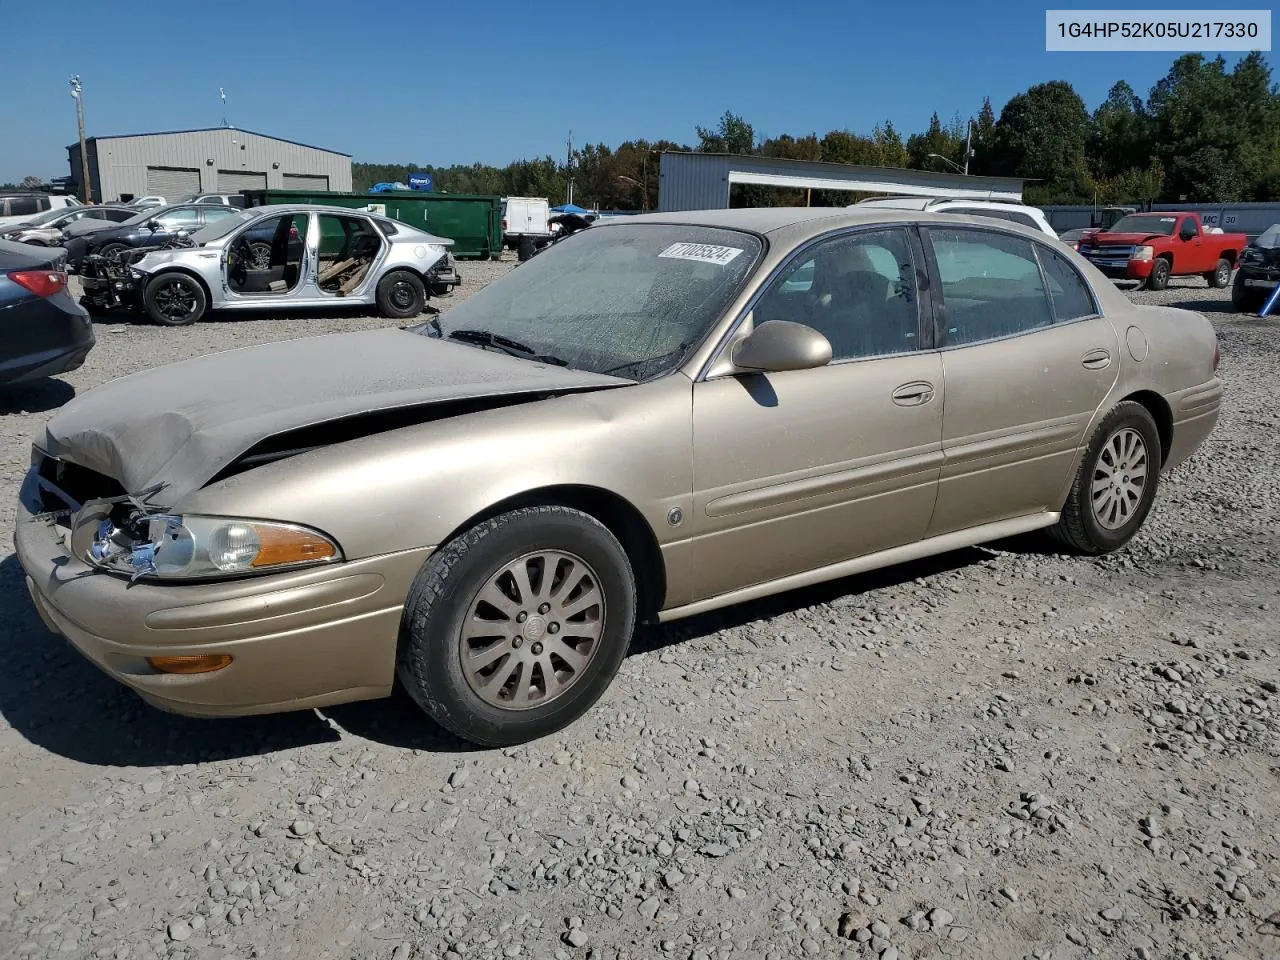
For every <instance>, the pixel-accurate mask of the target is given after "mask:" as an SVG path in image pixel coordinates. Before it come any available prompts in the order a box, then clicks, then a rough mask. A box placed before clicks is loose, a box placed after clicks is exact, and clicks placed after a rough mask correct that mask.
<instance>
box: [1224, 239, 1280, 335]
mask: <svg viewBox="0 0 1280 960" xmlns="http://www.w3.org/2000/svg"><path fill="white" fill-rule="evenodd" d="M1277 284H1280V223H1273V224H1272V225H1271V226H1269V227H1268V228H1267V229H1266V230H1264V231H1262V233H1261V234H1260V235H1259V236H1258V239H1257V240H1254V241H1253V242H1252V243H1250V244H1249V245H1248V246H1246V247H1245V248H1244V250H1243V251H1241V253H1240V269H1239V270H1237V271H1236V279H1235V282H1234V283H1233V284H1232V285H1231V305H1232V306H1233V307H1235V308H1236V309H1237V310H1238V311H1240V312H1241V313H1257V312H1258V311H1259V310H1261V309H1262V305H1263V304H1264V303H1266V300H1267V297H1269V296H1270V295H1271V293H1272V292H1273V291H1274V290H1275V288H1276V285H1277Z"/></svg>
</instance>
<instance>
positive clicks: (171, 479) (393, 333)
mask: <svg viewBox="0 0 1280 960" xmlns="http://www.w3.org/2000/svg"><path fill="white" fill-rule="evenodd" d="M630 382H631V381H628V380H624V379H621V378H618V377H610V376H605V375H602V374H596V373H587V372H583V371H579V370H567V369H564V368H563V367H555V366H548V365H545V364H539V363H533V362H531V361H528V360H522V359H520V358H518V357H510V356H507V355H505V354H502V353H498V352H496V351H490V350H482V349H480V348H477V347H472V346H464V345H462V344H456V343H449V342H446V341H442V340H436V339H433V338H430V337H425V336H421V335H418V334H414V333H408V332H405V331H403V330H399V329H396V328H388V329H382V330H370V331H367V332H361V333H340V334H330V335H327V336H318V337H304V338H302V339H298V340H284V341H280V342H278V343H267V344H262V345H260V346H253V347H244V348H242V349H239V350H229V351H227V352H225V353H217V354H211V355H209V356H205V357H197V358H195V359H192V360H184V361H182V362H179V363H172V364H167V365H165V366H160V367H155V368H153V369H151V370H145V371H143V372H141V373H136V374H133V375H131V376H127V377H121V378H120V379H118V380H112V381H110V382H108V383H105V384H103V385H102V386H100V387H98V388H97V389H94V390H90V391H89V392H88V393H86V394H84V395H82V396H79V397H77V398H75V399H74V400H72V401H71V402H70V403H68V404H67V405H66V406H64V407H63V408H62V409H61V410H60V411H59V412H58V413H57V415H56V416H54V417H53V419H52V420H50V421H49V423H48V425H47V426H46V427H45V432H44V435H43V436H42V437H40V438H39V439H38V440H37V445H38V446H40V447H41V448H42V449H44V450H45V451H46V452H48V453H50V454H52V455H54V456H56V457H60V458H62V459H65V460H69V461H71V462H73V463H78V464H80V465H81V466H83V467H88V468H89V469H91V470H96V471H98V472H99V473H103V474H106V475H107V476H110V477H113V478H114V479H115V480H117V481H119V483H120V484H121V485H122V486H123V487H124V488H125V490H127V491H129V492H131V493H138V492H140V491H143V490H145V489H147V488H148V487H151V486H153V485H155V484H157V483H164V484H166V490H165V493H164V495H163V496H162V497H161V498H160V499H161V501H163V502H173V500H174V499H176V498H177V497H179V496H181V495H182V494H184V493H187V492H190V491H192V490H196V489H199V488H200V487H201V486H203V485H204V484H205V483H207V482H208V481H209V480H210V479H212V478H213V477H214V476H216V475H217V474H218V472H219V471H220V470H222V468H223V467H225V466H227V465H228V464H229V463H231V462H232V461H234V460H235V459H236V458H237V457H239V456H240V455H241V454H243V453H244V452H245V451H247V450H248V449H249V448H250V447H252V446H253V445H254V444H255V443H258V442H259V441H262V440H265V439H267V438H268V437H271V436H274V435H275V434H277V433H281V432H283V431H286V430H292V429H296V428H300V427H308V426H313V425H315V424H320V423H325V422H327V421H331V420H337V419H340V418H344V417H350V416H355V415H358V414H362V413H369V412H373V411H379V410H390V409H395V408H403V407H409V406H419V405H426V404H432V403H440V402H443V401H447V400H461V399H468V398H476V397H487V396H502V395H512V394H523V393H530V394H533V393H540V392H545V391H560V390H582V389H591V388H605V387H616V386H624V385H626V384H629V383H630Z"/></svg>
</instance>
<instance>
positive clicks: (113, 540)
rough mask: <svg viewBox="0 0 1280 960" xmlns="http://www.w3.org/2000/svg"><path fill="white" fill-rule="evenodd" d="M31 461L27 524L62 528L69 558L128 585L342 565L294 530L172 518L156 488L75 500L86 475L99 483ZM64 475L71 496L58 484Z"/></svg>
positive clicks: (336, 554)
mask: <svg viewBox="0 0 1280 960" xmlns="http://www.w3.org/2000/svg"><path fill="white" fill-rule="evenodd" d="M33 460H35V461H38V462H36V463H33V467H32V470H31V472H30V473H29V474H28V484H27V485H26V486H27V489H26V490H24V498H25V499H27V501H28V508H29V509H30V510H31V511H32V513H33V514H34V516H33V518H32V519H33V520H34V521H39V520H44V521H45V522H47V523H51V524H53V525H54V526H55V527H60V528H62V530H61V534H62V540H63V543H64V545H65V546H66V547H67V549H68V551H69V552H70V554H71V555H72V556H73V557H74V558H75V559H77V560H79V561H81V562H82V563H85V564H87V565H88V566H90V567H92V568H94V569H97V570H100V571H103V572H107V573H113V574H117V575H120V576H123V577H125V578H127V579H128V580H129V582H130V583H134V582H137V581H138V580H142V579H149V580H159V581H175V580H176V581H207V580H216V579H228V578H237V577H248V576H254V575H259V574H265V573H275V572H278V571H282V570H292V569H296V568H298V567H305V566H312V565H316V564H329V563H337V562H340V561H342V559H343V555H342V550H341V548H340V547H339V546H338V544H337V542H336V541H334V540H333V539H332V538H330V537H328V536H327V535H325V534H324V533H321V532H320V531H318V530H312V529H310V528H307V527H303V526H299V525H297V524H291V523H276V522H270V521H263V520H257V519H245V518H240V517H208V516H197V515H190V514H186V515H184V514H178V513H173V512H172V509H171V508H170V507H168V506H165V505H161V504H159V503H157V502H155V501H156V498H157V497H159V496H160V495H161V493H162V492H163V491H164V489H165V485H164V484H156V485H155V486H153V487H151V488H149V489H147V490H143V491H141V492H139V493H137V494H130V493H121V494H117V495H115V496H98V497H93V498H91V499H87V500H85V501H83V502H80V501H79V500H77V497H76V493H78V492H81V491H82V490H83V489H84V486H83V485H84V484H85V482H86V478H87V475H93V476H94V477H97V478H99V479H101V480H103V481H106V479H107V478H102V477H101V475H97V474H94V472H93V471H88V470H86V469H85V468H83V467H77V466H75V465H74V464H68V463H67V462H66V461H62V460H58V459H57V458H54V457H50V456H48V455H47V454H44V453H42V452H40V451H35V452H33ZM68 477H70V480H71V484H70V486H71V487H72V490H68V489H65V488H64V486H63V485H62V484H60V482H59V481H65V480H66V479H67V478H68ZM77 485H79V487H80V489H78V490H77V489H76V487H77ZM99 485H100V486H104V487H105V486H106V485H107V484H106V483H103V484H99ZM73 491H75V492H73Z"/></svg>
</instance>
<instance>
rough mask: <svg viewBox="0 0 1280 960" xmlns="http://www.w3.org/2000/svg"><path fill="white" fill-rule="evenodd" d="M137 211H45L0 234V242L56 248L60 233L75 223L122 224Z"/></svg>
mask: <svg viewBox="0 0 1280 960" xmlns="http://www.w3.org/2000/svg"><path fill="white" fill-rule="evenodd" d="M137 213H138V211H137V210H133V209H131V208H129V207H125V206H118V205H117V206H106V205H102V206H98V205H88V206H86V205H83V204H81V205H79V206H75V207H58V208H55V209H53V210H46V211H45V212H44V213H41V214H39V215H37V216H34V217H32V218H31V219H30V220H28V221H26V222H25V223H18V224H14V225H13V226H12V227H9V228H7V229H5V230H4V231H2V232H0V240H14V241H17V242H18V243H32V244H35V245H36V246H40V247H56V246H58V245H59V244H61V243H62V231H63V230H64V229H65V228H66V227H69V226H70V225H71V224H73V223H75V222H77V221H79V220H91V221H96V222H97V223H101V224H104V225H107V226H110V225H112V224H116V223H123V222H124V221H125V220H128V219H129V218H130V217H133V216H136V215H137Z"/></svg>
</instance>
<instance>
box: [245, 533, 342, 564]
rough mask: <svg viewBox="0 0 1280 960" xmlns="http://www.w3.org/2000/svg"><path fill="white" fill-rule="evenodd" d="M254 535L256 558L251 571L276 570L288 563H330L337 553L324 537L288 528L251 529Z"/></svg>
mask: <svg viewBox="0 0 1280 960" xmlns="http://www.w3.org/2000/svg"><path fill="white" fill-rule="evenodd" d="M254 532H255V533H257V535H258V543H259V547H258V555H257V556H256V557H254V558H253V563H252V564H250V565H251V566H253V567H276V566H280V565H282V564H289V563H307V562H309V561H312V560H329V559H332V558H333V557H334V556H335V555H336V553H337V551H336V550H335V549H334V546H333V544H332V543H330V542H329V541H328V540H326V539H325V538H324V537H320V536H317V535H316V534H314V533H310V532H309V531H306V530H298V529H292V528H289V527H269V526H266V525H258V524H255V525H254Z"/></svg>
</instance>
